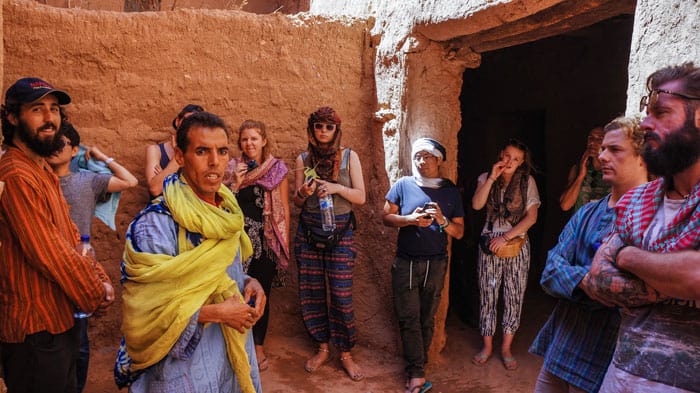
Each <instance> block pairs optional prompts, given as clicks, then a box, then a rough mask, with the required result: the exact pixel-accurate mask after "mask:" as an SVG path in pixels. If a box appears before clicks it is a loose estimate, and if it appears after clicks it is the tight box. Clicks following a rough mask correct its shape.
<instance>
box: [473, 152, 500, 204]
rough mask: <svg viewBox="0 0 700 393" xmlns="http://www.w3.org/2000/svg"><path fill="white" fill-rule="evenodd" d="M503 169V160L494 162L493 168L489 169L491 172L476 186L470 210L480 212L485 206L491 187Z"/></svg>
mask: <svg viewBox="0 0 700 393" xmlns="http://www.w3.org/2000/svg"><path fill="white" fill-rule="evenodd" d="M505 168H506V167H505V162H504V161H503V160H500V161H498V162H496V163H495V164H493V167H491V172H489V173H488V174H487V177H486V180H485V181H484V182H483V183H478V184H477V186H476V191H474V196H473V197H472V208H474V210H481V209H483V207H484V206H486V201H488V199H489V192H490V191H491V186H493V183H494V182H495V181H496V180H498V177H499V176H501V174H502V173H503V171H504V170H505Z"/></svg>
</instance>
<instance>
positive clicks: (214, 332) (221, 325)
mask: <svg viewBox="0 0 700 393" xmlns="http://www.w3.org/2000/svg"><path fill="white" fill-rule="evenodd" d="M228 146H229V133H228V129H227V127H226V125H225V124H224V122H223V121H222V120H221V119H220V118H219V117H218V116H216V115H213V114H211V113H207V112H201V113H196V114H193V115H192V116H190V117H188V118H187V119H185V120H184V121H183V123H182V124H181V125H180V127H179V129H178V131H177V147H176V148H175V159H176V160H177V161H178V163H179V164H180V166H181V170H180V172H179V173H175V174H172V175H170V176H169V177H167V178H166V179H165V181H164V182H163V183H164V184H163V195H162V197H159V198H157V199H155V200H154V201H153V202H152V203H151V205H149V206H148V207H147V208H146V209H144V210H143V211H142V212H141V213H139V215H137V216H136V218H134V220H133V221H132V222H131V225H130V226H129V229H128V230H127V234H126V246H125V251H124V262H123V264H122V275H123V277H122V283H123V286H124V291H123V300H124V302H123V322H122V333H123V334H124V337H123V339H122V345H121V347H120V349H119V353H118V357H117V364H116V366H115V382H116V383H117V385H118V386H119V387H120V388H121V387H125V386H129V391H130V392H212V393H214V392H243V393H254V392H257V393H260V392H261V391H262V389H261V386H260V374H259V371H258V365H257V360H256V358H255V347H254V344H253V337H252V334H251V333H250V332H249V329H250V328H251V327H252V326H253V325H254V324H255V322H256V321H257V319H258V318H259V317H260V316H261V315H262V313H263V310H264V309H265V302H266V298H265V292H264V291H263V288H262V286H261V285H260V283H259V282H258V281H257V280H255V279H254V278H251V277H249V276H246V275H245V274H244V273H243V270H242V266H241V263H240V261H241V260H245V259H246V258H247V257H248V256H250V254H251V252H252V247H251V244H250V240H249V239H248V237H247V235H246V234H245V231H244V230H243V213H242V211H241V209H240V207H239V206H238V203H237V202H236V199H235V197H234V196H233V194H232V193H231V191H230V190H229V189H228V188H226V187H224V186H222V185H221V182H222V179H223V175H224V169H225V168H226V164H227V163H228V161H229V147H228ZM241 288H242V289H241ZM248 302H251V304H253V302H254V306H253V307H251V306H249V305H248Z"/></svg>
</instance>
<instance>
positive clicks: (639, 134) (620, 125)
mask: <svg viewBox="0 0 700 393" xmlns="http://www.w3.org/2000/svg"><path fill="white" fill-rule="evenodd" d="M640 123H641V119H640V118H639V117H637V116H634V117H625V116H620V117H618V118H615V119H613V120H612V121H611V122H610V123H608V124H606V125H605V127H604V128H603V131H604V132H605V133H606V134H607V133H608V132H609V131H614V130H622V132H624V133H625V136H626V137H627V138H629V139H630V141H631V142H632V148H633V149H634V154H635V155H637V156H638V155H641V154H642V148H643V147H644V130H642V129H641V128H640V127H639V124H640Z"/></svg>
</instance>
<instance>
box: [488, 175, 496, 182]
mask: <svg viewBox="0 0 700 393" xmlns="http://www.w3.org/2000/svg"><path fill="white" fill-rule="evenodd" d="M487 180H491V181H492V182H495V181H496V179H492V178H491V176H489V178H488V179H487Z"/></svg>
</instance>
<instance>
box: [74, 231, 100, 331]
mask: <svg viewBox="0 0 700 393" xmlns="http://www.w3.org/2000/svg"><path fill="white" fill-rule="evenodd" d="M76 250H77V251H78V254H80V255H82V256H84V257H87V256H89V257H92V259H95V249H94V248H92V244H90V235H80V243H78V246H77V247H76ZM91 315H92V314H88V313H86V312H83V311H76V312H74V313H73V317H75V318H87V317H89V316H91Z"/></svg>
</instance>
